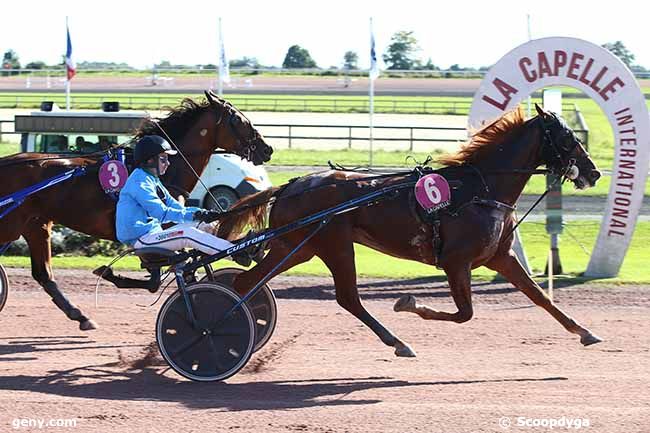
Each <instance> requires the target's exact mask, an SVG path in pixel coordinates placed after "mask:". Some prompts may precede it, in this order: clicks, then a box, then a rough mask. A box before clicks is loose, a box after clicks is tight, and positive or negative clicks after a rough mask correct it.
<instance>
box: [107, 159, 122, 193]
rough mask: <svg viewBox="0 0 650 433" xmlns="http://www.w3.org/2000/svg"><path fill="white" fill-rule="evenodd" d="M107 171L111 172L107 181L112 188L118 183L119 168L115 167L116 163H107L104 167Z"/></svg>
mask: <svg viewBox="0 0 650 433" xmlns="http://www.w3.org/2000/svg"><path fill="white" fill-rule="evenodd" d="M106 168H107V169H108V171H110V172H111V178H110V179H109V180H108V183H109V185H110V186H112V187H113V188H116V187H118V186H119V185H120V180H121V179H120V173H119V169H118V168H117V164H108V167H106Z"/></svg>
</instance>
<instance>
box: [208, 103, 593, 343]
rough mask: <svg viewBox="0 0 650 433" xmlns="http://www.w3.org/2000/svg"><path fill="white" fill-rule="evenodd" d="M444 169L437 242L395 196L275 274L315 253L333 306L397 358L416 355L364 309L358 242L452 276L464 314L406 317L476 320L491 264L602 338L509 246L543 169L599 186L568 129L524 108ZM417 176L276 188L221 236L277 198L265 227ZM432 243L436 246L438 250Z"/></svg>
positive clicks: (260, 216)
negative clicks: (448, 199)
mask: <svg viewBox="0 0 650 433" xmlns="http://www.w3.org/2000/svg"><path fill="white" fill-rule="evenodd" d="M440 162H441V163H442V164H443V165H444V166H445V167H444V168H442V169H441V170H439V171H438V173H439V174H442V175H443V176H444V177H445V178H447V179H448V180H450V181H453V182H450V183H454V184H456V185H460V186H459V187H458V189H456V190H454V191H453V194H452V204H451V206H450V207H448V208H446V209H445V210H443V211H440V214H439V221H440V226H439V227H440V228H439V243H437V242H436V243H434V242H433V237H434V236H433V229H432V225H430V224H429V223H428V222H426V221H424V220H423V219H420V218H419V217H418V214H417V212H416V211H415V208H414V205H413V193H412V192H410V191H408V190H405V191H403V192H401V193H400V194H398V195H396V196H395V197H393V198H390V199H385V200H383V201H380V202H378V203H377V204H374V205H373V206H369V207H361V208H358V209H356V210H354V211H350V212H348V213H345V214H342V215H339V216H337V217H335V218H334V219H333V220H332V221H331V222H330V223H329V225H327V226H326V227H325V228H323V229H322V230H321V231H320V232H319V233H318V234H316V235H315V236H314V237H313V238H312V239H311V240H310V241H309V242H307V243H306V244H305V246H304V247H303V248H302V249H300V250H299V251H298V252H297V253H296V254H295V255H294V256H292V257H291V258H290V259H289V260H288V261H287V262H286V263H285V264H284V265H283V266H282V267H280V268H279V269H278V270H277V272H276V273H275V274H278V273H281V272H284V271H285V270H287V269H290V268H292V267H294V266H296V265H298V264H300V263H303V262H306V261H307V260H309V259H311V258H312V257H314V256H318V257H319V258H320V259H321V260H322V261H323V262H324V263H325V265H326V266H327V267H328V269H329V270H330V272H331V273H332V276H333V277H334V284H335V286H336V300H337V302H338V303H339V304H340V305H341V306H342V307H343V308H345V309H346V310H347V311H349V312H350V313H352V314H353V315H354V316H355V317H357V318H358V319H359V320H361V321H362V322H363V323H365V324H366V325H367V326H368V327H369V328H370V329H372V330H373V331H374V332H375V333H376V334H377V336H379V338H380V339H381V341H383V342H384V343H385V344H386V345H388V346H393V347H395V354H396V355H397V356H415V353H414V352H413V350H412V349H411V348H410V347H409V346H408V345H407V344H406V343H404V342H403V341H402V340H400V339H399V338H398V337H397V336H395V335H394V334H393V333H392V332H391V331H389V330H388V329H386V328H385V327H384V326H383V325H382V324H381V323H380V322H379V321H377V320H376V319H375V318H374V317H373V316H372V315H371V314H370V313H369V312H368V311H367V310H366V309H365V308H364V307H363V305H362V304H361V301H360V299H359V294H358V291H357V277H356V270H355V262H354V248H353V243H355V242H356V243H360V244H363V245H366V246H368V247H371V248H373V249H376V250H378V251H381V252H383V253H386V254H389V255H391V256H395V257H399V258H403V259H409V260H415V261H419V262H423V263H427V264H432V265H433V264H436V265H437V266H439V267H440V268H442V269H443V270H444V271H445V273H446V275H447V278H448V281H449V287H450V290H451V295H452V297H453V299H454V302H455V304H456V307H457V308H458V311H456V312H455V313H448V312H443V311H436V310H434V309H432V308H429V307H427V306H425V305H421V304H419V303H417V302H416V300H415V298H414V297H412V296H404V297H402V298H401V299H400V300H398V301H397V303H396V304H395V307H394V310H395V311H408V312H412V313H416V314H418V315H419V316H420V317H422V318H423V319H427V320H445V321H452V322H456V323H463V322H466V321H468V320H470V319H471V318H472V315H473V309H472V299H471V270H472V269H474V268H477V267H479V266H487V267H488V268H490V269H493V270H495V271H497V272H499V273H500V274H501V275H503V276H504V277H505V278H507V279H508V281H510V282H511V283H512V284H513V285H514V286H515V287H517V288H518V289H520V290H521V291H522V292H524V293H525V294H526V295H527V296H528V297H529V298H530V299H531V300H532V301H533V302H534V303H535V304H537V305H539V306H541V307H542V308H544V309H545V310H546V311H548V312H549V313H550V314H551V315H552V316H553V317H555V319H557V320H558V321H559V322H560V323H561V324H562V325H563V326H564V327H565V328H566V329H567V330H568V331H569V332H572V333H575V334H578V335H579V336H580V341H581V342H582V344H584V345H589V344H593V343H597V342H599V341H600V339H599V338H598V337H596V336H595V335H593V334H592V333H591V332H590V331H589V330H587V329H586V328H584V327H583V326H581V325H579V324H578V323H577V322H576V321H574V320H573V319H572V318H571V317H569V316H568V315H567V314H565V313H564V312H563V311H561V310H560V309H559V308H558V307H557V306H556V305H555V304H554V303H553V302H552V301H551V300H550V299H549V298H548V297H547V296H546V294H545V293H544V292H543V291H542V289H541V288H540V287H539V286H538V285H537V284H536V283H535V282H534V281H533V280H532V279H531V277H530V276H529V275H528V274H527V273H526V271H525V270H524V268H523V267H522V266H521V264H520V263H519V261H518V260H517V257H516V256H515V254H514V252H513V250H512V244H513V235H512V229H513V226H514V225H515V223H516V221H515V217H514V215H513V212H512V210H513V209H514V205H515V203H516V202H517V199H518V198H519V196H520V194H521V192H522V190H523V188H524V185H525V184H526V182H527V181H528V179H529V178H530V176H531V175H532V174H533V173H534V172H536V171H538V170H536V168H537V167H538V166H540V165H542V164H545V165H546V167H547V168H548V169H549V170H550V171H552V172H555V173H557V174H560V175H568V176H570V177H571V178H572V179H573V183H574V184H575V186H576V187H577V188H580V189H582V188H586V187H590V186H593V185H594V184H595V182H596V180H597V179H598V178H599V177H600V173H599V172H598V170H597V169H596V167H595V165H594V163H593V161H592V160H591V159H590V158H589V155H588V154H587V153H586V151H585V149H584V148H583V146H582V145H581V144H580V141H579V140H578V138H577V137H576V135H575V134H574V133H573V131H572V130H571V129H569V127H568V126H567V125H566V124H565V123H564V122H563V121H562V120H561V119H559V118H557V117H556V116H555V115H553V114H552V113H547V112H544V111H543V110H542V109H540V108H539V107H538V116H536V117H535V118H533V119H530V120H528V121H524V117H523V114H522V112H521V110H517V111H513V112H510V113H507V114H505V115H504V116H502V117H501V118H499V119H497V120H496V121H495V122H493V123H492V124H489V125H488V126H486V127H484V128H483V129H481V130H480V131H478V132H477V133H476V134H475V135H473V137H472V139H471V140H470V141H469V142H468V143H466V144H465V145H464V146H463V147H462V148H461V150H460V151H459V152H458V153H456V154H454V155H449V156H447V157H443V158H442V159H441V161H440ZM410 179H411V180H412V175H411V174H403V175H396V176H392V177H380V176H373V175H371V174H360V173H355V172H345V171H331V172H326V173H323V174H312V175H309V176H306V177H303V178H300V179H298V180H296V181H294V182H293V183H290V184H289V185H288V186H285V187H282V188H274V189H272V190H269V191H265V192H261V193H258V194H257V195H256V196H249V197H247V198H244V199H243V200H241V201H240V202H239V203H238V204H237V205H236V206H235V207H234V209H237V208H241V209H242V212H241V213H240V214H239V215H236V214H234V215H233V216H232V217H230V216H228V217H225V218H224V219H223V221H222V222H221V227H220V228H219V234H220V235H222V236H230V237H231V238H234V237H237V236H238V233H239V232H240V231H241V228H242V226H243V225H258V226H259V225H263V220H264V216H265V212H263V210H265V209H266V207H267V206H268V205H267V204H263V203H265V202H267V201H268V200H269V199H271V198H273V197H274V200H275V202H274V204H273V205H272V208H271V210H270V214H269V225H270V226H271V227H278V226H282V225H284V224H287V223H289V222H291V221H294V220H296V219H298V218H300V217H303V216H306V215H310V214H314V213H316V212H317V211H319V210H322V209H326V208H328V207H331V206H333V205H335V204H338V203H341V202H343V201H346V200H350V199H353V198H355V197H359V196H361V195H363V194H366V193H368V192H371V191H374V190H376V189H377V188H379V187H386V186H389V185H394V184H398V183H403V182H405V181H407V180H410ZM312 229H313V228H312V227H306V228H303V229H300V230H298V231H295V232H292V233H290V234H288V235H286V236H284V237H282V238H279V239H276V240H272V241H271V242H270V244H269V247H270V251H269V253H268V254H267V256H266V257H265V258H264V260H263V261H262V262H261V263H259V264H258V265H257V266H255V267H254V268H252V269H250V270H249V271H247V272H244V273H242V274H241V275H240V276H239V277H238V278H237V279H236V280H235V282H234V287H235V289H236V290H237V291H238V292H239V293H240V294H245V293H246V292H247V291H248V290H250V288H251V287H253V285H254V284H255V283H256V282H257V281H259V280H260V279H261V278H262V277H263V276H265V275H267V274H268V273H269V272H270V271H271V269H273V268H274V266H275V265H276V264H277V263H279V261H280V260H281V259H282V258H284V257H285V256H286V255H287V253H288V252H289V251H291V250H292V249H293V248H294V247H295V246H296V245H297V244H298V243H299V242H300V241H301V240H302V239H303V238H304V237H305V236H306V234H307V233H309V231H310V230H312ZM434 245H439V246H440V247H439V248H436V249H435V250H434Z"/></svg>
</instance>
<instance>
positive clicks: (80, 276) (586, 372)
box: [0, 269, 650, 433]
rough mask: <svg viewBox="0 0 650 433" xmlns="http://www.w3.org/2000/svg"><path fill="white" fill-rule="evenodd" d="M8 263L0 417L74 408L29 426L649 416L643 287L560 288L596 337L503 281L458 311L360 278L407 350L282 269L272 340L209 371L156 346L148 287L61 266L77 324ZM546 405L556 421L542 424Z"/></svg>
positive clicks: (436, 293)
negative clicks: (184, 365)
mask: <svg viewBox="0 0 650 433" xmlns="http://www.w3.org/2000/svg"><path fill="white" fill-rule="evenodd" d="M8 272H9V278H10V280H11V285H12V287H11V291H10V293H9V296H10V297H9V301H8V304H7V306H6V307H5V309H4V310H3V311H2V313H0V329H2V332H1V333H0V431H2V432H4V431H29V430H30V429H29V428H21V429H14V427H13V423H14V422H16V421H15V420H16V419H32V420H34V419H36V420H38V419H41V420H45V421H46V422H47V421H48V420H60V419H75V420H76V423H77V425H76V427H74V428H59V427H50V428H43V429H38V428H32V429H31V430H32V431H73V432H122V431H124V432H204V431H205V432H291V431H298V432H302V431H307V432H400V433H401V432H414V431H421V432H444V433H455V432H503V431H512V432H519V431H525V432H537V431H575V430H578V429H576V428H575V427H576V426H577V424H575V422H576V421H574V424H572V428H567V427H566V423H567V422H568V420H574V419H579V420H580V423H581V426H582V428H581V429H579V430H582V431H589V432H603V433H615V432H625V433H631V432H649V431H650V391H649V390H650V368H649V367H650V337H649V335H650V319H649V318H650V296H648V294H649V293H650V292H649V290H650V288H648V287H636V286H622V287H603V286H573V287H565V288H560V289H556V292H555V294H556V300H557V301H558V302H559V305H560V307H561V308H564V309H565V311H567V312H568V313H569V314H571V315H572V316H573V317H574V318H576V319H577V320H579V321H580V322H582V323H583V324H584V325H586V326H587V327H589V328H591V330H592V331H593V332H594V333H596V334H598V335H599V336H601V337H602V338H604V340H605V342H603V343H601V344H598V345H595V346H591V347H588V348H583V347H582V346H581V345H580V344H579V342H578V338H577V337H574V336H573V335H570V334H568V333H566V332H564V330H563V329H562V328H561V327H560V326H559V324H557V323H555V322H554V320H553V319H552V318H551V317H550V316H549V315H548V314H547V313H545V312H544V311H542V310H541V309H539V308H536V307H532V308H531V307H530V303H529V301H528V300H527V299H526V298H525V297H524V296H523V295H522V294H521V293H519V292H516V291H514V290H512V289H511V287H510V286H509V285H506V284H478V285H476V286H475V287H474V302H475V316H474V318H473V319H472V320H471V321H470V322H468V323H466V324H463V325H457V324H451V323H442V322H425V321H423V320H421V319H419V318H418V317H417V316H414V315H409V314H407V313H399V314H398V313H394V312H393V311H392V305H393V303H394V301H395V300H396V299H397V298H398V297H399V296H400V295H401V294H404V293H411V294H414V295H416V296H418V299H419V300H420V302H424V303H426V304H428V305H430V306H434V307H439V308H441V309H445V310H447V311H451V310H452V309H453V304H452V301H451V298H450V297H449V295H448V292H447V289H446V288H445V285H444V284H443V283H442V282H432V281H425V280H407V281H394V282H383V281H373V280H364V281H362V284H361V293H362V297H363V299H364V302H365V305H366V306H367V307H368V309H369V310H370V311H371V312H373V313H374V314H375V315H376V316H377V317H378V318H379V319H380V320H381V321H382V322H384V323H385V324H386V325H387V326H388V327H389V328H391V329H392V330H393V331H394V332H395V333H397V334H398V335H399V336H400V337H401V338H402V339H404V340H405V341H407V342H408V343H410V344H411V345H412V346H413V348H414V349H415V350H416V351H417V352H418V357H417V358H415V359H403V358H396V357H394V356H393V353H392V350H391V349H390V348H388V347H385V346H383V345H382V344H381V343H380V342H379V341H378V339H377V338H376V337H375V336H374V335H373V334H372V333H371V332H370V331H369V330H367V329H366V328H365V327H363V326H362V325H361V324H360V323H359V322H357V321H356V320H355V319H354V318H352V317H351V316H350V315H348V314H347V313H346V312H345V311H343V310H342V309H341V308H340V307H338V305H337V304H336V301H334V300H333V291H332V287H331V282H330V280H329V279H323V278H295V277H294V278H289V277H278V278H276V279H275V280H274V281H273V282H272V286H273V287H274V288H275V289H276V295H277V296H278V302H279V310H280V311H279V314H280V317H279V324H278V327H277V329H276V332H275V335H274V336H273V338H272V339H271V342H270V343H269V344H268V345H267V346H265V347H264V348H263V349H262V350H261V351H260V352H258V353H257V354H255V355H254V356H253V358H252V360H251V362H250V363H249V364H248V366H247V367H246V369H245V370H244V371H242V372H240V373H239V374H238V375H236V376H235V377H233V378H231V379H229V380H228V381H227V382H226V383H207V384H206V383H192V382H189V381H186V380H183V379H181V378H180V377H179V376H177V375H176V374H174V373H173V372H172V371H169V370H166V368H165V366H164V365H163V363H162V360H161V359H160V357H159V356H152V353H151V351H150V349H148V347H150V345H151V343H152V341H153V339H154V323H155V318H156V314H157V311H158V306H154V307H142V306H138V304H141V305H144V304H149V303H150V302H152V301H153V299H154V298H153V297H152V296H151V295H145V294H143V293H141V292H124V291H122V292H118V291H117V289H112V288H108V287H106V286H102V289H101V290H100V298H99V300H100V304H99V307H98V308H97V309H96V308H95V307H94V292H93V290H94V284H95V279H94V278H93V277H92V275H91V274H90V272H88V271H61V270H59V271H58V272H57V276H58V281H59V282H60V283H61V284H62V286H63V287H65V289H66V292H67V293H68V294H69V295H70V297H71V299H72V300H73V301H74V302H76V303H78V304H79V305H80V306H81V307H82V308H83V309H84V311H85V312H86V313H87V314H89V315H90V316H91V317H92V318H93V319H95V320H96V321H97V322H98V323H99V325H100V329H98V330H97V331H92V332H89V333H83V332H81V331H79V330H77V328H76V326H74V324H73V323H71V322H69V321H68V320H66V319H64V316H63V314H62V313H60V312H59V311H58V310H57V309H56V308H55V307H54V305H53V304H52V303H51V302H49V300H48V297H47V295H45V293H43V292H42V291H41V290H40V289H38V288H37V285H36V283H35V282H33V281H32V280H31V279H30V278H29V276H28V272H27V271H25V270H19V269H9V271H8ZM432 287H433V288H432ZM502 417H508V419H509V420H510V423H511V425H510V427H509V428H507V429H504V428H502V427H500V425H499V423H500V422H501V423H507V421H505V418H503V419H502ZM563 417H564V418H563ZM550 419H553V420H555V422H557V423H560V424H561V423H564V427H562V424H561V425H560V426H559V427H555V429H553V430H550V429H549V427H548V425H549V423H550V422H551V421H549V420H550ZM585 420H587V421H585ZM518 423H520V424H525V423H528V424H542V423H543V424H544V425H545V426H544V427H530V426H526V425H518ZM587 423H588V427H587V426H586V424H587Z"/></svg>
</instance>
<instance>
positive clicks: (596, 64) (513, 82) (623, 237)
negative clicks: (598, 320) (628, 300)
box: [468, 37, 650, 278]
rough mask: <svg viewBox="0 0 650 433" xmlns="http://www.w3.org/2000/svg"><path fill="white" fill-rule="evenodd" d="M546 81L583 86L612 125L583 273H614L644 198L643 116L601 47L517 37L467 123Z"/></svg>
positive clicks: (497, 111)
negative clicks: (600, 209)
mask: <svg viewBox="0 0 650 433" xmlns="http://www.w3.org/2000/svg"><path fill="white" fill-rule="evenodd" d="M548 86H570V87H574V88H576V89H579V90H581V91H582V92H584V93H586V94H587V95H588V96H589V97H591V99H593V100H594V101H596V103H597V104H598V105H599V106H600V108H601V109H602V110H603V112H605V114H606V115H607V118H608V119H609V122H610V124H611V125H612V129H613V130H614V167H613V170H612V183H611V187H610V189H609V196H608V200H607V208H606V210H605V215H604V217H603V220H602V224H601V226H600V233H599V234H598V240H597V241H596V245H595V247H594V249H593V252H592V255H591V259H590V261H589V265H588V266H587V270H586V272H585V275H586V276H589V277H598V278H604V277H614V276H616V275H617V274H618V272H619V270H620V268H621V265H622V263H623V259H624V257H625V253H626V252H627V249H628V247H629V244H630V241H631V239H632V234H633V233H634V226H635V225H636V219H637V216H638V214H639V210H640V208H641V204H642V201H643V194H644V189H645V181H646V175H647V173H648V158H649V157H650V116H649V115H648V108H647V106H646V102H645V98H644V95H643V93H642V92H641V89H640V88H639V85H638V83H637V81H636V78H635V77H634V75H633V74H632V72H630V70H629V69H628V68H627V67H626V66H625V64H623V62H621V61H620V60H619V59H618V57H616V56H615V55H613V54H612V53H610V52H609V51H607V50H606V49H604V48H602V47H599V46H598V45H595V44H592V43H591V42H587V41H583V40H581V39H575V38H565V37H552V38H543V39H536V40H533V41H530V42H527V43H525V44H522V45H520V46H518V47H517V48H515V49H514V50H512V51H510V52H509V53H508V54H506V55H505V56H503V57H502V58H501V59H500V60H499V61H498V62H497V63H496V64H495V65H494V66H492V68H490V71H489V72H488V74H487V75H486V76H485V78H484V79H483V81H482V82H481V86H480V87H479V89H478V91H477V92H476V94H475V96H474V101H473V103H472V108H471V110H470V115H469V122H468V123H469V127H470V128H478V127H480V126H481V124H482V123H483V122H485V121H486V120H490V119H494V118H496V117H499V116H501V115H502V114H503V113H504V112H505V111H508V110H511V109H513V108H515V107H516V106H517V105H518V104H520V103H521V102H522V101H523V100H524V99H525V98H527V97H528V96H529V95H530V94H531V93H533V92H535V91H536V90H539V89H541V88H544V87H548Z"/></svg>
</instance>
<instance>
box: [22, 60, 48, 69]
mask: <svg viewBox="0 0 650 433" xmlns="http://www.w3.org/2000/svg"><path fill="white" fill-rule="evenodd" d="M46 66H47V65H46V64H45V62H41V61H40V60H37V61H35V62H29V63H27V64H26V65H25V69H45V67H46Z"/></svg>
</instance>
